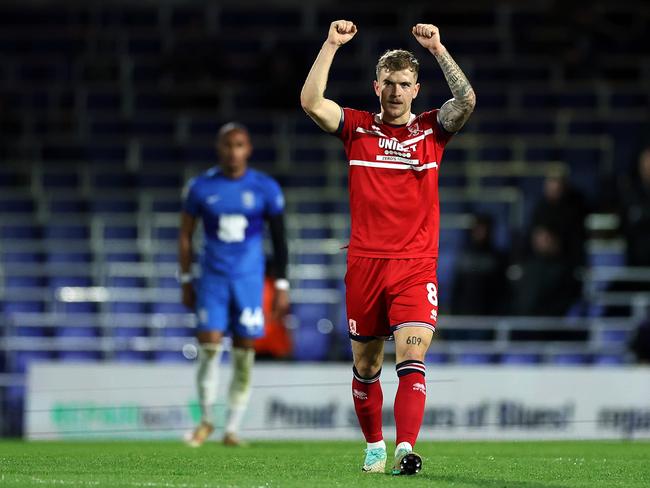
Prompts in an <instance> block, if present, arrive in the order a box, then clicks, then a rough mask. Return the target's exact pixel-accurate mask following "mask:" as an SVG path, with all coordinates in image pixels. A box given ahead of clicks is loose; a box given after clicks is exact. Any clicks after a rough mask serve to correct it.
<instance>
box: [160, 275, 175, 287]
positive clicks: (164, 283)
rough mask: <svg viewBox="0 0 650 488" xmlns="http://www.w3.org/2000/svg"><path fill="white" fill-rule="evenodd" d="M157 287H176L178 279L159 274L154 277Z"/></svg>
mask: <svg viewBox="0 0 650 488" xmlns="http://www.w3.org/2000/svg"><path fill="white" fill-rule="evenodd" d="M156 286H157V287H158V288H178V287H179V285H178V279H177V278H176V277H175V276H161V277H158V278H156Z"/></svg>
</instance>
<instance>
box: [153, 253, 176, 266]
mask: <svg viewBox="0 0 650 488" xmlns="http://www.w3.org/2000/svg"><path fill="white" fill-rule="evenodd" d="M153 262H154V263H158V264H162V263H177V262H178V254H177V253H175V252H154V253H153Z"/></svg>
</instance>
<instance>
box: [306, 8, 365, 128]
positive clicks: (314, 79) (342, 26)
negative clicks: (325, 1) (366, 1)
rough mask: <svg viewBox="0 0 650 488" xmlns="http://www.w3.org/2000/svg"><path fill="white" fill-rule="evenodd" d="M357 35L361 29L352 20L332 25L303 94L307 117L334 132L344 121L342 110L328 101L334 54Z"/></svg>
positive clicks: (340, 21) (338, 21)
mask: <svg viewBox="0 0 650 488" xmlns="http://www.w3.org/2000/svg"><path fill="white" fill-rule="evenodd" d="M356 33H357V26H356V25H354V24H353V23H352V22H350V21H349V20H336V21H334V22H332V23H331V24H330V29H329V32H328V33H327V39H326V40H325V42H324V43H323V47H322V48H321V50H320V52H319V53H318V56H316V60H315V61H314V64H313V65H312V67H311V70H309V74H308V75H307V79H306V80H305V83H304V84H303V86H302V91H301V92H300V105H302V108H303V110H304V111H305V112H307V114H308V115H309V116H310V117H311V118H312V119H313V120H314V122H316V123H317V124H318V126H319V127H320V128H321V129H323V130H325V131H327V132H334V131H335V130H336V129H338V126H339V122H340V121H341V107H340V106H339V104H338V103H336V102H334V101H332V100H329V99H327V98H325V87H326V86H327V78H328V76H329V72H330V67H331V66H332V61H333V60H334V55H335V54H336V51H337V50H338V48H339V47H341V46H342V45H343V44H345V43H346V42H348V41H349V40H350V39H352V38H353V37H354V35H355V34H356Z"/></svg>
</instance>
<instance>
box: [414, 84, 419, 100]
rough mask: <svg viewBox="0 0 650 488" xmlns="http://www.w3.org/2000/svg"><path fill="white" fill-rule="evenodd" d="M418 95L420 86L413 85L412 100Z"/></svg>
mask: <svg viewBox="0 0 650 488" xmlns="http://www.w3.org/2000/svg"><path fill="white" fill-rule="evenodd" d="M418 93H420V84H419V83H416V84H415V85H413V98H417V96H418Z"/></svg>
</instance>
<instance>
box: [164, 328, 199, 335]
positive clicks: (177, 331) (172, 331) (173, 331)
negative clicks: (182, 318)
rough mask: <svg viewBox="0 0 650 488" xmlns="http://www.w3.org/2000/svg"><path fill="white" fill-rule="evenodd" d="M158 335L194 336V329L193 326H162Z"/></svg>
mask: <svg viewBox="0 0 650 488" xmlns="http://www.w3.org/2000/svg"><path fill="white" fill-rule="evenodd" d="M160 335H161V336H163V337H194V336H195V335H196V329H195V328H193V327H162V328H161V329H160Z"/></svg>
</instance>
